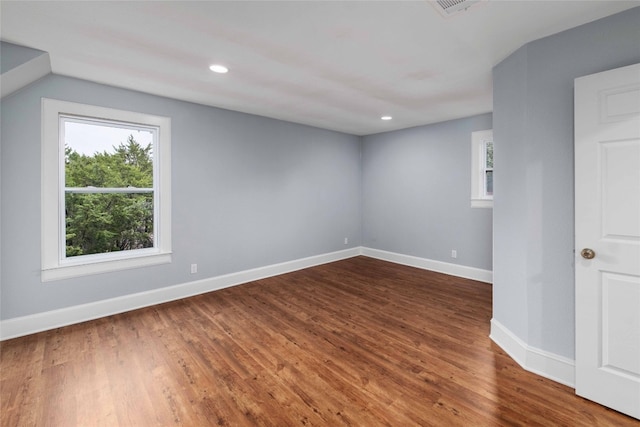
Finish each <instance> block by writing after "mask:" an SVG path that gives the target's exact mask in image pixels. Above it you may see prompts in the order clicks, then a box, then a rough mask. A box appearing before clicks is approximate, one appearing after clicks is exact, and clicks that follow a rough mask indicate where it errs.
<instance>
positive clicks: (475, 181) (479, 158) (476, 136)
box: [471, 129, 493, 208]
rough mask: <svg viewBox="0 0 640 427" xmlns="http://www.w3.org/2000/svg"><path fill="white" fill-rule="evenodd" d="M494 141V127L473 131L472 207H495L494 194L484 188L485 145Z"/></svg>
mask: <svg viewBox="0 0 640 427" xmlns="http://www.w3.org/2000/svg"><path fill="white" fill-rule="evenodd" d="M487 142H493V129H488V130H481V131H477V132H472V133H471V207H472V208H493V196H492V195H486V194H485V189H484V185H485V183H484V174H485V167H484V165H485V161H486V159H485V150H486V148H485V146H486V143H487Z"/></svg>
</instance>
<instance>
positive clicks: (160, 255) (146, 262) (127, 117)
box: [41, 98, 171, 282]
mask: <svg viewBox="0 0 640 427" xmlns="http://www.w3.org/2000/svg"><path fill="white" fill-rule="evenodd" d="M61 115H62V116H76V117H79V118H83V119H87V120H92V119H97V120H106V121H111V122H116V123H123V124H129V125H134V126H135V125H141V126H147V127H154V128H156V129H157V138H156V140H155V144H154V147H153V157H154V158H153V161H154V166H153V173H154V177H153V181H154V204H156V205H155V206H154V224H155V225H154V247H153V248H145V249H133V250H127V251H119V252H111V253H106V254H92V255H79V256H74V257H70V258H67V257H66V253H65V247H66V245H65V218H64V190H65V188H64V185H65V184H64V179H65V177H64V175H65V162H64V160H65V159H64V155H65V150H64V140H63V138H61V136H62V135H63V129H61V126H60V123H61V120H60V116H61ZM41 196H42V207H41V210H42V212H41V230H42V231H41V232H42V236H41V239H42V242H41V245H42V246H41V257H42V272H41V280H42V281H43V282H46V281H52V280H61V279H67V278H72V277H81V276H86V275H90V274H98V273H107V272H111V271H118V270H124V269H129V268H137V267H144V266H150V265H156V264H165V263H170V262H171V119H170V118H168V117H162V116H154V115H149V114H144V113H137V112H133V111H125V110H116V109H112V108H105V107H98V106H94V105H86V104H78V103H74V102H67V101H59V100H55V99H48V98H42V194H41Z"/></svg>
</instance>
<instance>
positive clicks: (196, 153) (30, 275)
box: [0, 75, 361, 319]
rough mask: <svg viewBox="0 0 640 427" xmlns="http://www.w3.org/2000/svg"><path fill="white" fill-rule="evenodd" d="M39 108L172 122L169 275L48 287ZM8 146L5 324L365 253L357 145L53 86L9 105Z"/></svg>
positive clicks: (147, 273) (177, 106)
mask: <svg viewBox="0 0 640 427" xmlns="http://www.w3.org/2000/svg"><path fill="white" fill-rule="evenodd" d="M41 97H48V98H55V99H61V100H66V101H73V102H81V103H86V104H93V105H99V106H105V107H111V108H120V109H125V110H132V111H140V112H145V113H149V114H157V115H163V116H169V117H171V118H172V198H173V210H172V229H173V230H172V239H173V262H172V263H171V264H167V265H160V266H153V267H147V268H139V269H132V270H126V271H121V272H115V273H108V274H101V275H93V276H87V277H84V278H75V279H70V280H61V281H55V282H47V283H41V282H40V98H41ZM1 141H2V142H1V144H2V146H1V150H2V164H1V166H2V169H1V174H2V178H1V181H0V182H1V183H2V192H1V198H2V203H1V206H2V214H1V217H2V231H1V235H2V242H1V247H2V249H1V254H2V260H1V262H2V272H1V273H2V282H1V284H2V289H1V293H2V306H1V311H2V313H1V316H2V319H9V318H13V317H18V316H25V315H29V314H34V313H39V312H45V311H49V310H54V309H59V308H64V307H69V306H73V305H78V304H83V303H89V302H93V301H98V300H103V299H108V298H114V297H118V296H122V295H127V294H132V293H137V292H143V291H147V290H151V289H156V288H160V287H166V286H170V285H175V284H180V283H185V282H189V281H193V280H198V279H203V278H207V277H212V276H218V275H223V274H227V273H232V272H238V271H242V270H246V269H250V268H255V267H260V266H265V265H271V264H275V263H280V262H285V261H290V260H294V259H299V258H304V257H308V256H312V255H318V254H323V253H329V252H333V251H337V250H342V249H345V248H347V247H354V246H359V245H360V240H361V239H360V217H361V213H360V194H361V175H360V144H361V141H360V138H359V137H356V136H352V135H346V134H341V133H338V132H333V131H327V130H322V129H317V128H312V127H308V126H302V125H297V124H293V123H287V122H282V121H277V120H273V119H267V118H263V117H258V116H252V115H247V114H242V113H237V112H232V111H227V110H221V109H216V108H210V107H204V106H199V105H195V104H189V103H185V102H180V101H175V100H170V99H166V98H161V97H155V96H151V95H146V94H142V93H137V92H133V91H127V90H121V89H117V88H113V87H108V86H102V85H98V84H94V83H90V82H87V81H81V80H76V79H71V78H65V77H60V76H54V75H49V76H48V77H46V78H44V79H41V80H39V81H37V82H35V83H34V84H32V85H30V86H28V87H26V88H24V89H22V90H20V91H18V92H16V93H14V94H12V95H11V96H8V97H6V98H5V99H3V100H2V134H1ZM345 237H348V238H349V243H350V245H349V246H345V245H344V244H343V240H344V238H345ZM191 263H197V264H198V273H197V274H193V275H192V274H190V270H189V265H190V264H191Z"/></svg>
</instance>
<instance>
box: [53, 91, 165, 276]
mask: <svg viewBox="0 0 640 427" xmlns="http://www.w3.org/2000/svg"><path fill="white" fill-rule="evenodd" d="M42 106H43V115H42V117H43V128H42V158H43V163H42V165H43V172H42V280H43V281H47V280H56V279H61V278H68V277H76V276H82V275H86V274H94V273H103V272H108V271H115V270H121V269H124V268H134V267H139V266H145V265H153V264H159V263H166V262H170V261H171V256H170V253H171V223H170V221H171V205H170V203H171V202H170V201H171V177H170V170H171V162H170V154H171V145H170V144H171V122H170V119H169V118H167V117H160V116H151V115H147V114H141V113H135V112H129V111H123V110H114V109H109V108H103V107H97V106H91V105H84V104H76V103H71V102H64V101H57V100H51V99H43V101H42ZM118 223H119V224H118ZM114 224H116V225H118V226H116V227H114ZM79 232H81V233H84V235H83V238H82V239H79V238H78V233H79ZM79 241H82V243H83V244H78V242H79Z"/></svg>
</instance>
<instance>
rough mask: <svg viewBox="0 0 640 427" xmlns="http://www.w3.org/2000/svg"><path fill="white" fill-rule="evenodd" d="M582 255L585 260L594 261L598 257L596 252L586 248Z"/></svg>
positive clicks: (581, 252)
mask: <svg viewBox="0 0 640 427" xmlns="http://www.w3.org/2000/svg"><path fill="white" fill-rule="evenodd" d="M580 255H582V258H584V259H593V258H595V256H596V252H595V251H594V250H593V249H589V248H584V249H583V250H581V251H580Z"/></svg>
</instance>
